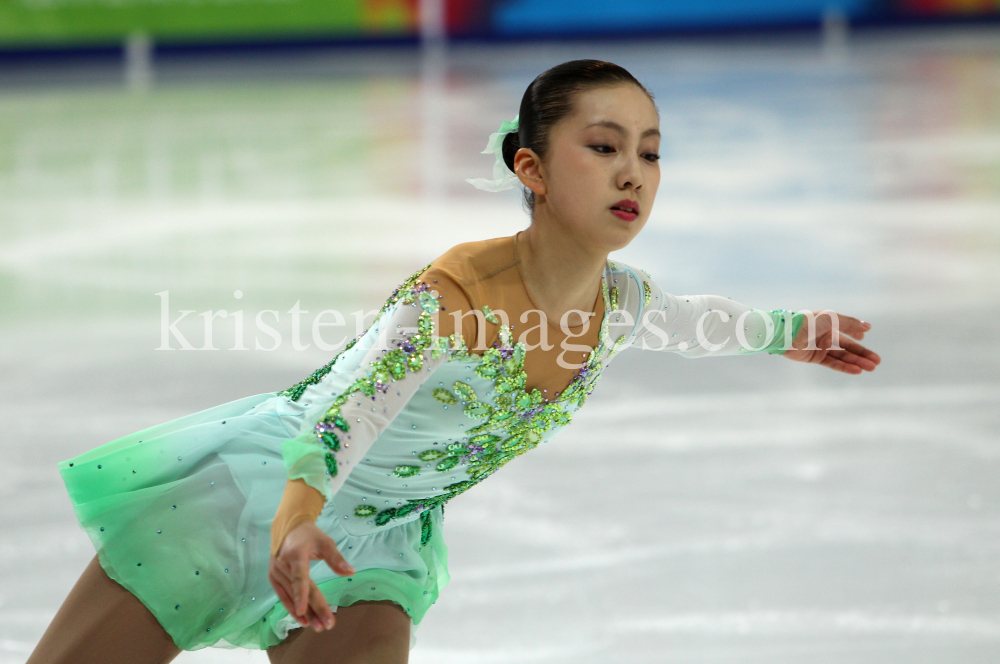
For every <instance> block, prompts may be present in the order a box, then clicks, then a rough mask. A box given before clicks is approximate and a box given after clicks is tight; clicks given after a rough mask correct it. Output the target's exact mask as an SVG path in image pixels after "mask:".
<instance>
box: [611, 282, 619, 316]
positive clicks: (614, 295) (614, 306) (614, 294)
mask: <svg viewBox="0 0 1000 664" xmlns="http://www.w3.org/2000/svg"><path fill="white" fill-rule="evenodd" d="M611 310H612V311H617V310H618V286H612V287H611Z"/></svg>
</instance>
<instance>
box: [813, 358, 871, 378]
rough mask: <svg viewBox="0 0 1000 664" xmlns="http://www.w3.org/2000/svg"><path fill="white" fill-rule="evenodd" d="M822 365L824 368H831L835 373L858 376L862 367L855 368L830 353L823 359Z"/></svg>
mask: <svg viewBox="0 0 1000 664" xmlns="http://www.w3.org/2000/svg"><path fill="white" fill-rule="evenodd" d="M820 364H821V365H822V366H824V367H829V368H831V369H833V370H834V371H842V372H844V373H847V374H854V375H857V374H859V373H861V367H859V366H855V365H853V364H848V363H847V362H844V361H843V360H839V359H837V358H835V357H834V356H833V355H831V354H829V353H827V355H826V356H825V357H824V358H823V360H822V361H821V362H820Z"/></svg>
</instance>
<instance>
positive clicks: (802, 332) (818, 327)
mask: <svg viewBox="0 0 1000 664" xmlns="http://www.w3.org/2000/svg"><path fill="white" fill-rule="evenodd" d="M806 317H807V318H806V320H804V321H803V322H802V327H801V328H800V329H799V333H798V334H796V335H795V338H794V339H792V346H791V348H789V349H788V350H786V351H785V352H784V353H782V356H783V357H787V358H788V359H790V360H795V361H796V362H809V363H811V364H820V365H822V366H824V367H829V368H831V369H834V370H835V371H842V372H844V373H848V374H854V375H857V374H860V373H862V372H863V371H874V370H875V367H876V366H878V364H879V363H880V362H881V361H882V358H881V357H879V356H878V355H877V354H876V353H873V352H872V351H870V350H868V349H867V348H865V347H864V346H862V345H861V344H859V343H858V342H857V341H853V340H851V339H850V338H848V337H853V338H854V339H858V340H860V339H863V338H864V336H865V332H867V331H868V330H870V329H871V323H866V322H864V321H862V320H858V319H857V318H852V317H850V316H844V315H843V314H838V313H836V312H834V311H831V310H829V309H824V310H822V311H810V312H807V313H806ZM810 317H811V318H812V319H813V320H815V325H814V326H813V327H814V334H810V325H809V318H810ZM834 319H836V321H837V328H836V329H835V328H834V325H833V321H834ZM838 346H839V348H840V349H839V350H836V347H838Z"/></svg>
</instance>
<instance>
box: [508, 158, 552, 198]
mask: <svg viewBox="0 0 1000 664" xmlns="http://www.w3.org/2000/svg"><path fill="white" fill-rule="evenodd" d="M514 174H515V175H517V178H518V179H519V180H520V181H521V184H523V185H524V186H525V187H527V188H528V189H530V190H531V191H533V192H534V193H535V196H544V195H545V194H546V192H547V191H548V189H547V188H546V186H545V179H544V178H543V176H542V160H541V158H540V157H539V156H538V154H536V153H535V151H534V150H532V149H531V148H519V149H518V151H517V152H515V153H514Z"/></svg>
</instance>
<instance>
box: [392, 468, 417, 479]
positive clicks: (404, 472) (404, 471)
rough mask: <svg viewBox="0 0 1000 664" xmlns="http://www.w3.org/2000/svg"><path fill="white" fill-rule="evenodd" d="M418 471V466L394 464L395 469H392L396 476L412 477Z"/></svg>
mask: <svg viewBox="0 0 1000 664" xmlns="http://www.w3.org/2000/svg"><path fill="white" fill-rule="evenodd" d="M419 472H420V467H419V466H396V470H394V471H392V473H393V475H395V476H396V477H413V476H414V475H416V474H417V473H419Z"/></svg>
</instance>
